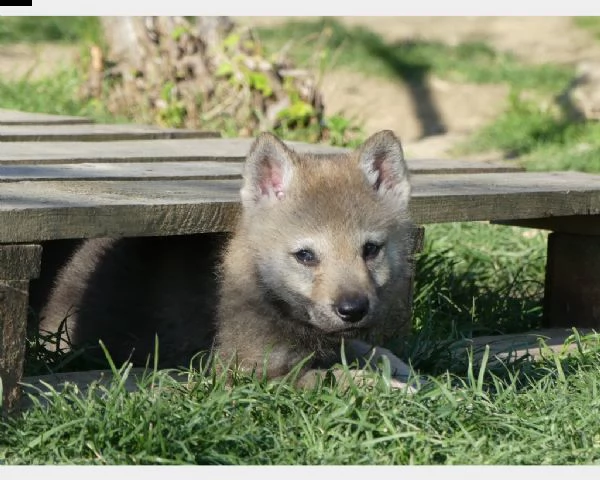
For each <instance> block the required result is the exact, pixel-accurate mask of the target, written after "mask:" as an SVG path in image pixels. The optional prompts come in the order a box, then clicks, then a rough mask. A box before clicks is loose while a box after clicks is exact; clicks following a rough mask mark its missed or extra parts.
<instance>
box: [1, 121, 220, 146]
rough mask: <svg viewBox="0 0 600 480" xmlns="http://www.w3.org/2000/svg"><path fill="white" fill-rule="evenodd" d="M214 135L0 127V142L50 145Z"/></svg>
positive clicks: (148, 128) (144, 128)
mask: <svg viewBox="0 0 600 480" xmlns="http://www.w3.org/2000/svg"><path fill="white" fill-rule="evenodd" d="M219 136H220V135H219V133H218V132H208V131H201V130H183V129H176V128H160V127H155V126H152V125H130V124H127V125H100V124H74V125H60V124H59V125H54V124H53V125H0V142H41V141H45V142H52V141H65V140H68V141H78V142H87V141H96V142H100V141H102V142H105V141H112V140H143V139H145V140H152V139H171V138H214V137H219Z"/></svg>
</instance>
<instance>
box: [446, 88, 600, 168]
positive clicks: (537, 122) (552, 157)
mask: <svg viewBox="0 0 600 480" xmlns="http://www.w3.org/2000/svg"><path fill="white" fill-rule="evenodd" d="M493 149H496V150H500V151H502V152H503V153H504V155H505V156H506V157H508V158H519V161H520V162H521V163H522V164H523V165H524V166H525V167H526V168H527V169H529V170H578V171H583V172H600V125H599V124H598V123H597V122H585V121H578V120H572V119H569V117H568V116H567V115H566V114H565V113H564V112H561V111H558V110H557V109H554V110H552V109H545V108H543V107H541V106H540V104H539V103H538V102H535V101H532V100H523V99H520V98H519V95H518V94H513V95H512V97H511V99H510V102H509V107H508V108H507V110H506V111H505V112H504V113H503V114H502V115H500V117H498V118H497V119H496V120H494V121H493V122H491V123H490V124H489V125H487V126H485V127H484V128H482V129H481V130H479V131H478V132H477V133H476V134H475V135H474V136H473V137H472V138H471V139H470V140H469V141H468V142H467V143H466V144H465V145H462V146H461V147H459V148H458V149H457V152H458V153H463V152H466V153H469V152H478V151H486V150H493Z"/></svg>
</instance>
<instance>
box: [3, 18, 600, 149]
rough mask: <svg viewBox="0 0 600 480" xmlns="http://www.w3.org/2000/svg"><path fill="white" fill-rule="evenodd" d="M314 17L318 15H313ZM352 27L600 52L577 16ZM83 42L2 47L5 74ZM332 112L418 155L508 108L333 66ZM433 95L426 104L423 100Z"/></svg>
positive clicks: (528, 49) (544, 57)
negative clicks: (394, 137)
mask: <svg viewBox="0 0 600 480" xmlns="http://www.w3.org/2000/svg"><path fill="white" fill-rule="evenodd" d="M306 18H307V19H309V18H310V17H306ZM287 19H288V17H236V20H237V21H238V22H239V23H242V24H246V25H250V26H259V25H273V24H277V23H282V22H284V21H286V20H287ZM339 19H340V21H342V22H344V23H346V24H347V25H361V26H365V27H367V28H370V29H372V30H373V31H375V32H377V33H379V34H380V35H381V36H382V37H383V38H384V39H386V40H388V41H390V42H392V41H399V40H406V39H415V38H417V39H423V40H437V41H442V42H445V43H448V44H457V43H460V42H464V41H473V40H480V41H484V42H486V43H488V44H489V45H491V46H492V47H493V48H495V49H497V50H500V51H510V52H512V53H513V54H515V55H516V56H518V57H519V58H522V59H523V60H525V61H528V62H532V63H544V62H557V63H577V62H580V61H583V60H587V59H594V58H595V59H598V58H600V42H598V41H597V40H595V39H594V38H593V36H592V35H591V34H589V33H588V32H587V31H585V30H582V29H580V28H577V27H576V26H575V25H574V24H573V21H572V19H571V18H569V17H436V18H435V19H432V18H429V17H339ZM77 53H78V49H77V48H73V47H65V46H56V45H40V46H35V47H31V46H27V45H16V46H0V76H2V77H3V78H12V79H14V78H20V77H22V76H23V75H24V74H26V73H27V72H30V73H31V75H32V76H34V77H39V76H43V75H47V74H49V73H51V72H52V71H53V69H54V68H56V67H57V66H60V65H64V64H65V63H68V62H72V61H73V59H74V58H76V55H77ZM322 88H323V95H324V101H325V105H326V109H327V111H328V113H330V114H331V113H335V112H343V113H345V114H346V115H349V116H354V117H356V118H357V119H359V120H361V121H362V122H363V125H364V129H365V131H366V132H367V133H372V132H374V131H377V130H380V129H384V128H390V129H392V130H394V131H396V132H397V133H398V134H399V135H400V137H401V138H402V139H403V141H404V143H405V148H406V151H407V153H408V155H409V156H411V157H415V158H416V157H447V156H450V149H451V148H452V147H453V146H454V145H455V144H456V143H457V142H458V141H461V140H463V139H465V138H466V137H467V136H468V135H469V134H470V133H471V132H473V131H474V130H475V129H477V128H479V127H481V126H482V125H484V124H485V123H487V122H489V121H491V120H492V119H493V118H494V117H496V116H497V115H498V114H499V113H500V112H501V111H502V109H503V108H504V107H505V102H506V98H507V93H508V90H507V88H506V87H505V86H503V85H474V84H464V83H460V84H458V83H452V82H448V81H445V80H441V79H438V78H435V77H433V78H430V79H429V80H428V82H427V85H423V86H421V87H418V88H414V87H413V88H412V89H411V88H410V87H409V86H407V85H406V84H404V83H403V82H401V81H394V80H389V79H382V78H375V77H368V76H365V75H363V74H361V73H357V72H347V71H335V70H334V71H332V72H329V73H328V74H327V75H326V76H325V78H324V79H323V85H322ZM423 95H426V96H427V98H426V100H427V101H426V102H425V101H423V98H424V97H423Z"/></svg>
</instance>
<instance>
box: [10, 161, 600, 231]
mask: <svg viewBox="0 0 600 480" xmlns="http://www.w3.org/2000/svg"><path fill="white" fill-rule="evenodd" d="M413 184H414V187H413V197H412V199H411V205H410V210H411V214H412V217H413V219H414V221H415V222H416V223H419V224H427V223H438V222H452V221H474V220H484V221H485V220H506V219H527V218H541V217H546V216H570V215H587V214H596V215H598V214H600V175H590V174H583V173H577V172H560V173H506V174H496V173H490V174H450V175H416V176H414V177H413ZM240 185H241V182H240V181H239V180H212V179H211V180H168V181H162V180H157V181H129V182H121V181H87V182H79V181H69V182H57V181H47V182H8V183H0V226H1V227H0V242H3V243H11V242H29V241H34V242H37V241H40V240H51V239H61V238H82V237H87V236H91V237H94V236H106V235H173V234H182V233H201V232H209V231H227V230H230V229H231V228H232V227H233V225H234V221H235V218H236V215H237V212H238V210H239V188H240ZM592 220H593V221H595V220H594V219H592Z"/></svg>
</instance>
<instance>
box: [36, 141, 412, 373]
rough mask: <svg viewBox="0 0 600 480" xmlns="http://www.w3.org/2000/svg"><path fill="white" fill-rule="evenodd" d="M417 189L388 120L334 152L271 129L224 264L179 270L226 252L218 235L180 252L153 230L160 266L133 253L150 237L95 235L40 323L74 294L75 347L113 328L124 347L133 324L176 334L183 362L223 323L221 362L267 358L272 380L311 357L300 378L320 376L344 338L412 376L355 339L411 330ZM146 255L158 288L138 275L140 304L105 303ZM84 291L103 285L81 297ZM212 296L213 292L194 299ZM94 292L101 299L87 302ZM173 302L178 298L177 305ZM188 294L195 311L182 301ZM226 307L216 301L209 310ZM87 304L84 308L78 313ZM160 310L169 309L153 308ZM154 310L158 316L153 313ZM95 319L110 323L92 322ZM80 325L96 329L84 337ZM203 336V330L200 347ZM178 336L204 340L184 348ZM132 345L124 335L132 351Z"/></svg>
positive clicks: (147, 331)
mask: <svg viewBox="0 0 600 480" xmlns="http://www.w3.org/2000/svg"><path fill="white" fill-rule="evenodd" d="M409 196H410V184H409V179H408V173H407V169H406V165H405V162H404V159H403V155H402V149H401V146H400V143H399V141H398V140H397V139H396V137H395V136H394V135H393V134H392V133H391V132H389V131H384V132H380V133H379V134H376V135H374V136H372V137H371V138H369V139H368V140H367V141H366V142H365V145H363V147H362V148H360V149H358V150H357V151H356V152H353V153H351V154H347V155H339V156H333V157H322V156H311V155H300V154H298V153H296V152H294V151H292V150H290V149H289V148H288V147H287V146H286V145H285V144H283V143H282V142H281V141H280V140H279V139H277V138H276V137H274V136H273V135H270V134H262V135H260V136H259V137H258V138H257V140H256V141H255V143H254V145H253V147H252V149H251V151H250V152H249V155H248V158H247V161H246V167H245V172H244V185H243V187H242V190H241V197H242V205H243V212H242V216H241V218H240V220H239V224H238V226H237V228H236V229H235V231H234V234H233V236H232V238H231V240H230V241H229V243H228V244H227V247H226V249H225V251H224V253H223V256H222V262H217V261H216V260H214V261H213V260H211V262H213V263H211V264H210V265H213V268H210V265H209V267H207V268H204V270H205V271H204V272H197V273H196V275H198V278H194V276H193V275H192V276H191V277H190V276H189V275H190V274H189V273H188V274H187V276H186V280H187V281H186V283H185V284H182V282H181V281H179V280H178V279H177V278H176V277H177V275H178V271H179V270H178V269H184V268H185V263H186V258H189V256H190V255H191V256H192V257H193V256H194V255H205V256H208V257H211V258H212V257H214V258H215V259H216V258H217V257H218V255H217V254H216V253H214V252H215V249H216V248H217V247H215V245H216V242H214V244H211V246H206V245H202V244H201V243H199V244H198V245H199V247H201V248H202V249H203V251H196V252H195V253H194V243H191V244H189V247H190V248H179V249H177V250H175V251H174V249H173V248H169V246H168V243H166V241H159V240H155V242H158V244H160V245H159V246H157V245H153V247H152V252H153V254H152V260H151V262H150V263H151V264H152V265H151V266H152V267H155V268H154V269H151V270H148V271H146V270H147V268H149V267H148V266H147V265H146V263H145V260H137V261H136V260H135V259H134V258H133V257H135V255H137V253H136V252H137V251H138V250H139V249H140V248H141V247H140V245H142V244H141V242H143V241H144V240H143V239H130V240H129V243H132V242H133V246H130V247H128V248H129V250H128V251H127V252H124V251H123V249H124V248H126V247H124V246H120V245H119V244H118V242H119V241H117V240H94V241H90V242H88V243H87V244H86V245H84V246H83V247H82V249H81V250H80V251H79V252H78V253H76V254H75V256H74V257H73V259H72V260H71V261H70V262H69V264H68V265H67V266H66V267H65V269H64V271H63V272H62V273H61V275H60V277H59V281H58V283H57V286H56V288H55V291H54V294H53V295H52V298H51V300H50V302H49V305H48V307H47V308H46V309H45V313H44V314H43V315H42V316H44V317H45V319H44V320H43V323H42V328H44V329H47V330H56V328H57V325H58V323H59V320H60V319H61V318H63V317H64V314H65V313H66V310H67V309H68V308H69V307H71V306H73V305H74V306H75V315H74V316H73V317H71V320H70V327H69V330H70V333H71V336H72V337H74V338H73V340H74V342H75V343H76V344H78V343H84V342H89V341H94V340H95V339H96V338H104V337H112V343H113V344H114V345H116V344H119V342H121V341H120V338H122V337H123V338H126V337H127V335H126V334H125V333H124V332H123V326H124V325H125V326H126V327H127V328H129V329H130V330H135V331H134V332H126V333H127V334H128V335H131V334H133V336H134V337H135V338H143V339H146V340H145V341H147V339H148V338H150V337H151V336H152V334H153V333H155V332H158V334H159V337H161V336H164V337H165V338H167V340H166V341H165V342H163V340H162V338H161V339H160V342H161V343H160V345H163V344H166V345H167V347H166V348H171V349H172V351H178V352H179V353H178V354H170V353H169V352H167V353H166V357H165V358H167V359H169V360H171V359H172V360H173V361H175V362H183V361H185V360H186V359H187V357H186V356H189V354H190V351H191V348H192V347H194V346H195V347H197V348H198V349H206V348H208V344H209V343H210V342H212V340H213V337H212V335H213V331H214V329H216V335H215V336H214V341H215V346H216V349H215V353H217V356H218V358H219V359H221V360H224V361H229V360H231V359H234V360H235V361H237V362H238V363H239V365H240V366H241V367H242V368H247V369H253V368H258V369H259V371H260V370H261V369H262V368H263V363H264V362H265V359H266V372H267V376H268V377H269V378H275V377H280V376H282V375H285V374H287V373H288V372H290V370H291V369H292V368H293V367H294V366H296V365H297V364H298V362H300V361H301V360H304V359H305V358H306V357H308V356H311V361H310V362H309V363H308V364H307V365H306V368H305V370H304V371H303V374H302V376H301V378H300V380H299V383H300V384H312V383H313V380H311V379H314V378H315V372H319V371H320V369H322V368H327V367H330V366H331V365H333V364H335V363H336V362H339V361H340V359H341V357H340V347H341V343H342V340H344V345H345V349H346V355H347V358H348V360H350V361H351V360H354V359H358V360H360V361H361V362H362V364H365V363H369V358H368V357H369V355H372V354H374V358H372V359H371V361H377V360H378V359H380V358H381V357H382V356H387V357H388V358H389V359H390V361H391V363H392V368H393V370H395V371H396V373H397V374H398V375H400V376H406V375H408V368H407V367H406V365H405V364H403V363H402V362H401V361H400V360H399V359H397V358H396V357H395V356H393V355H392V354H391V352H389V351H386V350H383V349H375V350H373V349H372V348H371V347H370V346H369V345H367V344H365V343H364V342H362V341H360V340H358V339H357V338H358V337H364V336H365V335H366V334H368V333H370V332H373V331H377V329H380V328H382V326H383V325H385V324H386V322H387V321H388V319H389V318H394V319H395V321H394V323H395V324H396V325H398V326H400V330H402V326H403V325H404V326H407V325H408V324H409V322H408V316H409V312H408V310H407V306H406V304H405V303H404V301H405V298H404V297H403V295H402V292H406V291H408V289H407V284H408V281H409V276H410V272H409V265H410V263H409V261H408V258H409V255H410V252H411V250H412V246H411V245H410V230H411V227H412V225H411V223H410V221H409V219H408V200H409ZM200 237H202V236H200ZM195 241H196V240H195ZM197 241H198V242H201V240H200V239H198V240H197ZM135 242H140V243H139V244H138V243H135ZM367 243H376V244H377V245H379V246H381V250H380V251H379V252H378V254H377V255H376V256H374V257H373V258H368V259H367V258H366V257H365V254H364V252H365V248H366V247H365V244H367ZM207 249H208V250H207ZM307 249H308V250H310V251H311V252H312V253H314V254H316V257H317V258H318V261H316V262H314V264H310V265H309V264H305V263H302V262H301V261H300V260H298V258H297V255H296V253H297V252H298V251H300V250H307ZM178 252H179V253H178ZM111 256H112V257H114V258H117V259H118V261H117V260H111ZM174 257H177V258H174ZM164 258H168V262H165V261H164ZM161 259H162V260H161ZM102 262H105V263H106V262H108V263H111V262H112V266H111V268H108V269H107V272H108V273H105V274H104V276H103V277H102V278H104V281H103V282H101V283H98V284H94V274H93V271H94V270H97V269H98V268H100V266H101V264H102ZM129 263H132V264H135V265H134V268H133V267H128V266H127V265H128V264H129ZM126 264H127V265H126ZM142 265H143V266H144V267H143V268H144V275H145V277H146V278H144V279H140V282H142V283H143V284H144V285H146V283H148V282H150V281H151V280H149V277H154V278H155V280H152V282H154V283H156V284H157V285H158V287H157V286H156V285H154V284H152V285H151V284H149V283H148V286H147V287H146V286H144V287H143V288H142V287H141V286H139V285H138V286H136V287H135V289H136V290H135V295H134V298H133V299H132V301H133V302H134V303H135V305H134V306H131V305H126V306H124V307H123V308H122V312H120V311H119V309H112V310H111V309H110V308H109V309H108V310H107V308H106V305H109V306H110V305H111V302H113V303H114V302H115V298H114V296H115V295H116V292H122V291H123V290H124V289H127V288H128V286H127V285H123V284H122V282H121V279H120V278H119V277H123V275H124V274H121V275H119V273H118V272H119V271H123V269H126V270H127V272H128V275H129V274H130V273H131V272H132V271H133V272H134V273H135V274H137V272H140V273H141V270H142ZM169 265H170V267H169ZM173 265H176V266H177V269H176V268H174V267H173ZM199 268H200V267H199ZM166 270H168V275H167V276H166V278H167V281H166V280H165V275H164V273H165V271H166ZM207 271H208V274H207ZM111 272H112V273H113V275H112V277H111ZM161 275H162V280H161ZM212 275H216V278H218V282H215V285H218V292H215V291H213V290H211V289H210V288H207V287H206V281H207V280H210V276H212ZM125 276H127V275H125ZM131 277H132V278H134V279H135V278H136V277H135V275H133V274H132V275H131ZM111 281H112V283H111ZM129 287H131V284H130V285H129ZM175 289H178V291H177V292H174V290H175ZM82 290H85V291H87V292H92V294H87V295H83V294H82V293H81V292H82ZM107 290H110V292H109V291H107ZM150 291H151V292H152V293H150ZM111 292H114V293H112V294H111ZM145 295H146V296H149V295H154V297H153V298H151V299H150V298H149V299H148V300H149V303H148V306H147V308H146V310H145V312H144V313H145V317H144V318H134V317H136V315H138V313H137V310H136V305H139V303H140V301H142V300H143V299H144V298H145V297H144V296H145ZM69 297H70V298H69ZM202 297H204V298H205V301H203V302H194V301H189V300H186V299H188V298H202ZM207 297H208V298H207ZM86 299H92V303H89V304H88V305H86V304H85V301H86ZM121 301H122V300H121ZM169 301H171V302H178V305H179V306H175V307H174V306H173V305H169ZM182 303H183V304H189V306H190V308H193V309H194V311H193V312H189V311H187V312H183V311H182V309H181V304H182ZM215 304H216V309H211V308H209V305H212V306H213V307H214V306H215ZM99 305H102V307H101V311H103V312H104V313H105V315H107V316H110V318H98V316H99V315H101V313H96V312H95V308H97V307H98V306H99ZM159 307H160V308H159ZM83 309H85V311H86V312H87V313H86V318H85V319H84V318H83V317H81V315H79V314H78V313H77V312H81V311H82V310H83ZM157 309H159V310H160V311H161V312H162V313H161V315H154V313H153V312H155V311H156V310H157ZM348 312H350V313H348ZM357 312H358V313H357ZM363 314H364V315H363ZM61 315H62V316H61ZM138 316H139V315H138ZM149 316H151V317H152V321H150V322H147V321H145V320H144V319H145V318H147V317H149ZM132 318H133V319H132ZM350 318H351V319H352V320H351V321H350V320H349V319H350ZM83 322H85V324H86V325H87V324H90V323H91V324H94V325H99V326H101V328H100V329H98V328H83V325H82V323H83ZM117 326H119V328H117ZM116 330H118V331H119V333H118V335H115V334H114V332H115V331H116ZM78 331H80V332H83V331H86V332H90V333H86V335H83V336H79V337H78V336H77V332H78ZM397 333H399V334H402V333H404V332H402V331H398V332H397ZM190 335H191V337H190ZM194 335H196V336H198V337H202V338H200V339H198V340H197V341H196V342H195V344H194V337H193V336H194ZM84 337H85V338H84ZM178 338H181V341H182V342H186V341H187V342H188V343H190V341H191V343H192V344H191V345H188V347H189V348H183V349H180V350H178V349H177V346H176V344H177V339H178ZM190 338H191V340H190ZM127 345H128V344H127V342H121V343H120V347H119V352H120V353H121V355H120V356H121V357H123V356H124V353H125V352H126V351H127ZM135 345H136V347H137V348H138V351H137V352H136V355H135V358H136V359H140V360H141V359H142V358H144V356H147V355H148V354H151V353H152V350H149V348H148V345H147V343H144V342H137V343H135ZM132 346H133V343H132ZM163 346H164V345H163ZM109 349H110V346H109ZM122 359H123V358H117V360H122Z"/></svg>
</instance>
